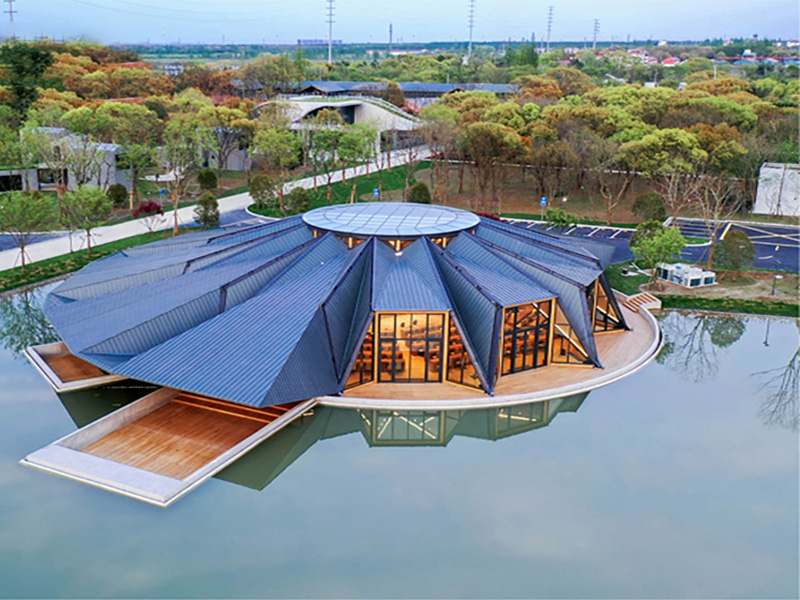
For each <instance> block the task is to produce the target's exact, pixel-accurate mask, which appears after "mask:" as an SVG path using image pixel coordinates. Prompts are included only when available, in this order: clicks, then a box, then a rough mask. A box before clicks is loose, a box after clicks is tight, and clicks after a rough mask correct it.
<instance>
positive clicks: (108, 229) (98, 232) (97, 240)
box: [0, 147, 429, 271]
mask: <svg viewBox="0 0 800 600" xmlns="http://www.w3.org/2000/svg"><path fill="white" fill-rule="evenodd" d="M428 154H429V153H428V151H427V149H426V148H424V147H420V148H417V149H416V155H415V157H414V160H420V158H422V157H427V156H428ZM407 160H408V152H407V151H404V150H397V151H394V152H392V154H391V164H392V166H399V165H401V164H404V163H405V162H407ZM386 164H387V158H386V154H385V153H384V154H383V155H381V157H380V159H379V160H376V161H374V162H372V163H370V165H369V172H370V173H373V172H375V171H377V170H379V169H380V168H386ZM366 171H367V166H366V165H361V166H359V167H355V168H350V169H347V177H348V178H349V177H353V176H354V175H356V174H358V175H363V174H365V173H366ZM341 180H342V171H337V172H336V173H334V174H333V178H332V181H333V182H337V181H341ZM325 181H326V180H325V179H324V178H323V177H319V176H318V177H317V185H324V183H325ZM295 187H304V188H306V189H310V188H312V187H314V178H313V177H306V178H304V179H299V180H297V181H292V182H290V183H288V184H286V186H285V191H286V192H288V191H289V190H291V189H293V188H295ZM252 203H253V200H252V199H251V198H250V194H248V193H243V194H237V195H235V196H228V197H227V198H220V199H219V212H220V223H221V225H222V226H231V225H237V224H243V225H248V224H254V223H257V222H259V221H268V220H270V219H268V218H265V217H257V216H255V215H252V214H250V213H248V212H247V211H246V210H245V209H246V208H247V207H248V206H250V205H251V204H252ZM173 222H174V211H172V210H168V211H164V217H163V218H161V219H160V220H159V222H158V224H157V225H156V226H155V227H154V229H155V230H158V231H162V230H165V229H170V228H171V227H172V226H173ZM178 224H179V226H183V227H188V226H191V225H194V206H186V207H184V208H179V209H178ZM143 233H147V228H146V227H145V226H144V224H143V223H142V222H141V220H138V219H134V220H131V221H125V222H124V223H117V224H115V225H108V226H105V227H98V228H97V229H94V230H93V231H92V246H97V245H100V244H106V243H108V242H115V241H117V240H122V239H125V238H129V237H132V236H135V235H141V234H143ZM4 237H5V236H4ZM6 242H7V240H4V241H3V242H0V271H3V270H5V269H10V268H12V267H16V266H19V264H20V253H19V249H18V248H16V247H15V246H14V245H13V244H8V243H6ZM85 249H86V233H85V232H73V233H72V235H71V236H70V235H67V234H65V233H64V232H55V233H54V234H53V235H47V236H37V237H36V238H35V240H34V242H33V243H31V244H30V245H29V246H28V247H27V248H26V253H27V255H28V262H29V263H32V262H37V261H40V260H45V259H47V258H52V257H54V256H61V255H63V254H69V253H70V252H77V251H80V250H85Z"/></svg>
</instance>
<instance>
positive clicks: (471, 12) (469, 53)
mask: <svg viewBox="0 0 800 600" xmlns="http://www.w3.org/2000/svg"><path fill="white" fill-rule="evenodd" d="M474 28H475V0H469V46H468V47H467V62H469V61H470V60H472V30H473V29H474Z"/></svg>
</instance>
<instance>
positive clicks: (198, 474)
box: [19, 388, 317, 508]
mask: <svg viewBox="0 0 800 600" xmlns="http://www.w3.org/2000/svg"><path fill="white" fill-rule="evenodd" d="M178 393H179V392H178V390H172V389H170V388H161V389H159V390H156V391H155V392H153V393H151V394H148V395H147V396H145V397H143V398H140V399H139V400H136V401H135V402H132V403H131V404H129V405H127V406H125V407H123V408H121V409H119V410H117V411H115V412H113V413H111V414H109V415H106V416H105V417H103V418H101V419H98V420H97V421H94V422H93V423H90V424H89V425H87V426H85V427H82V428H81V429H78V430H77V431H73V432H71V433H70V434H68V435H66V436H64V437H62V438H60V439H59V440H56V441H55V442H52V443H51V444H48V445H47V446H45V447H44V448H41V449H39V450H37V451H35V452H32V453H31V454H29V455H28V456H26V457H25V458H23V459H22V460H20V461H19V462H20V464H22V465H24V466H26V467H33V468H35V469H39V470H42V471H46V472H48V473H52V474H55V475H59V476H61V477H64V478H66V479H71V480H73V481H78V482H81V483H85V484H88V485H91V486H93V487H97V488H100V489H103V490H106V491H110V492H114V493H116V494H120V495H122V496H127V497H129V498H133V499H135V500H139V501H142V502H146V503H148V504H153V505H156V506H159V507H162V508H166V507H168V506H170V505H171V504H173V503H174V502H176V501H177V500H179V499H180V498H182V497H183V496H185V495H186V494H188V493H189V492H191V491H192V490H193V489H195V488H196V487H197V486H199V485H200V484H202V483H204V482H205V481H207V480H208V479H210V478H211V477H213V476H214V475H215V474H216V473H217V472H219V471H221V470H222V469H224V468H225V467H226V466H228V465H229V464H231V463H232V462H234V461H236V460H237V459H239V458H240V457H241V456H243V455H244V454H246V453H247V452H249V451H250V450H251V449H252V448H253V447H255V446H256V445H258V444H260V443H261V442H262V441H264V440H265V439H267V438H268V437H270V436H271V435H273V434H274V433H275V432H277V431H278V430H280V429H281V428H283V427H284V426H286V425H288V424H289V423H290V422H292V421H294V420H295V419H297V418H299V417H301V416H302V415H303V414H304V413H306V412H307V411H308V410H309V409H311V408H313V407H314V406H315V405H316V404H317V400H316V399H311V400H307V401H305V402H302V403H300V404H298V405H297V406H295V407H294V408H292V409H290V410H289V411H287V412H286V413H285V414H283V415H281V416H280V417H278V418H277V419H275V420H274V421H272V422H270V423H268V424H266V425H265V426H264V427H262V428H261V429H259V430H258V431H256V432H255V433H253V434H252V435H250V436H248V437H247V438H245V439H244V440H242V441H241V442H239V443H238V444H236V445H234V446H233V447H231V448H229V449H228V450H227V451H225V452H223V453H222V454H220V455H219V456H217V457H216V458H214V459H213V460H212V461H210V462H208V463H207V464H205V465H203V466H202V467H201V468H199V469H197V470H196V471H194V472H193V473H191V474H190V475H189V476H187V477H185V478H183V479H174V478H172V477H166V476H164V475H159V474H157V473H152V472H150V471H147V470H144V469H139V468H136V467H131V466H128V465H124V464H122V463H118V462H114V461H112V460H108V459H104V458H101V457H98V456H93V455H91V454H87V453H84V452H81V451H80V450H79V448H81V447H84V446H85V445H86V444H88V443H90V442H91V441H92V440H95V439H99V438H101V437H103V436H104V435H106V434H108V433H110V432H111V431H114V430H116V429H118V428H119V427H122V426H123V425H125V424H127V423H130V422H132V421H135V420H136V419H138V418H140V417H141V416H143V415H145V414H148V413H149V412H152V411H153V410H156V409H157V408H158V407H160V406H162V405H163V404H166V403H167V402H169V401H170V400H171V399H172V398H173V397H174V396H175V395H176V394H178Z"/></svg>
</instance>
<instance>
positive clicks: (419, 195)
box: [408, 181, 431, 204]
mask: <svg viewBox="0 0 800 600" xmlns="http://www.w3.org/2000/svg"><path fill="white" fill-rule="evenodd" d="M408 201H409V202H417V203H418V204H430V203H431V192H430V190H429V189H428V186H427V185H425V184H424V183H423V182H422V181H418V182H417V183H415V184H414V185H412V186H411V190H409V192H408Z"/></svg>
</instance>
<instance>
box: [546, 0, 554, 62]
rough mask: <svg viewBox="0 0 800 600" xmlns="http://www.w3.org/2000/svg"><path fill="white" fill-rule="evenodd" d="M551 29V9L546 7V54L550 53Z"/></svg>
mask: <svg viewBox="0 0 800 600" xmlns="http://www.w3.org/2000/svg"><path fill="white" fill-rule="evenodd" d="M551 29H553V7H552V6H548V7H547V52H550V30H551Z"/></svg>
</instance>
